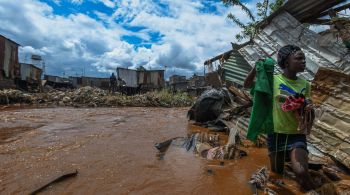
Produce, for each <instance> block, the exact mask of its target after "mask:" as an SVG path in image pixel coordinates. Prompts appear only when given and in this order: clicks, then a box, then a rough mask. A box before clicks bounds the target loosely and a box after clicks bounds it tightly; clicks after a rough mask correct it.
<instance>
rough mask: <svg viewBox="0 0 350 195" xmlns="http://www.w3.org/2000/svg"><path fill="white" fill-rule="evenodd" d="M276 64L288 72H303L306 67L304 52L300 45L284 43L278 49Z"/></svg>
mask: <svg viewBox="0 0 350 195" xmlns="http://www.w3.org/2000/svg"><path fill="white" fill-rule="evenodd" d="M277 61H278V65H279V66H280V67H281V68H282V69H283V70H287V71H290V72H295V73H298V72H303V71H304V70H305V67H306V62H305V54H304V52H303V51H302V50H301V49H300V47H298V46H295V45H286V46H284V47H282V48H281V49H280V50H279V51H278V56H277Z"/></svg>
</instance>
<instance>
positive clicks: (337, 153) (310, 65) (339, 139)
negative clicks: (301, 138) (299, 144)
mask: <svg viewBox="0 0 350 195" xmlns="http://www.w3.org/2000/svg"><path fill="white" fill-rule="evenodd" d="M320 38H321V37H320V35H318V34H317V33H315V32H313V31H311V30H309V29H308V28H306V27H305V26H304V25H302V24H301V23H300V22H299V21H298V20H296V19H295V18H294V17H293V16H291V15H290V14H289V13H287V12H281V13H280V14H279V15H277V16H276V17H274V18H273V19H272V20H271V22H270V23H269V24H268V25H266V26H265V27H264V28H263V29H262V32H261V33H260V34H259V35H257V37H256V38H255V39H254V40H253V44H250V45H246V46H244V47H242V48H241V49H239V52H240V53H241V54H242V56H243V57H244V58H245V59H246V60H247V62H248V63H249V64H250V65H251V66H253V65H254V63H255V62H256V61H257V60H258V59H259V58H264V57H266V56H270V57H272V58H274V59H276V58H277V51H278V49H279V48H281V47H282V46H284V45H287V44H293V45H297V46H299V47H301V48H302V50H303V52H304V53H305V56H306V66H307V67H306V69H307V70H306V72H304V73H302V74H301V75H299V76H301V77H303V78H306V79H307V80H313V88H312V93H313V99H314V101H315V102H318V103H320V107H319V108H318V111H317V113H318V114H317V117H316V121H315V124H314V126H313V131H312V133H311V136H310V139H309V141H310V142H311V143H312V144H313V146H315V147H316V148H317V149H319V150H321V151H322V152H324V153H326V154H328V155H331V156H332V157H334V158H335V159H337V160H338V161H339V162H341V163H342V164H344V165H346V166H347V167H349V168H350V157H349V156H350V88H349V86H350V78H349V75H350V53H349V52H348V51H347V49H346V48H345V46H344V45H343V44H342V43H341V42H333V43H332V44H329V45H327V46H321V45H320V44H319V39H320ZM324 68H332V69H333V70H335V71H337V72H334V71H330V70H325V69H324ZM276 72H280V69H279V67H277V66H276ZM316 73H317V75H316V76H315V74H316ZM314 76H315V78H314ZM240 123H241V127H243V128H245V127H246V124H247V121H245V122H240Z"/></svg>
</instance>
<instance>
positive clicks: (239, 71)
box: [222, 50, 252, 85]
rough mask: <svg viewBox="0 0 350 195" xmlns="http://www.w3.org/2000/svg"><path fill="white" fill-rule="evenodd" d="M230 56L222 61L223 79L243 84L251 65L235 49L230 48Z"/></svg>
mask: <svg viewBox="0 0 350 195" xmlns="http://www.w3.org/2000/svg"><path fill="white" fill-rule="evenodd" d="M231 51H232V52H231V53H230V57H229V58H228V60H227V61H226V62H224V63H223V65H222V68H223V69H224V79H225V80H227V81H231V82H234V83H237V84H240V85H243V82H244V79H245V77H246V76H247V75H248V73H249V71H250V70H251V69H252V67H251V66H250V65H249V64H248V62H247V61H246V60H245V59H244V58H243V56H242V55H241V54H240V53H239V52H238V51H237V50H231Z"/></svg>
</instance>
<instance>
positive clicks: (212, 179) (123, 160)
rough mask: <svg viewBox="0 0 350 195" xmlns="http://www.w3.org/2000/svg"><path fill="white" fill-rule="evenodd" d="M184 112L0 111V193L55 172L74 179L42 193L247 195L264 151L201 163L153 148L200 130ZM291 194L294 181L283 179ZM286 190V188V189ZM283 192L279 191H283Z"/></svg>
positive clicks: (25, 188)
mask: <svg viewBox="0 0 350 195" xmlns="http://www.w3.org/2000/svg"><path fill="white" fill-rule="evenodd" d="M186 112H187V109H186V108H174V109H173V108H93V109H74V108H46V109H20V110H16V109H7V110H5V111H1V112H0V194H28V193H30V192H32V191H33V190H35V189H37V188H39V187H41V186H42V185H44V184H46V183H47V182H49V181H51V180H52V179H54V178H56V177H58V176H60V175H61V174H63V173H66V172H69V171H72V170H75V169H77V170H78V171H79V174H78V176H76V177H74V178H70V179H68V180H65V181H63V182H61V183H58V184H55V185H52V186H50V187H49V188H48V189H47V190H45V191H44V192H43V194H190V193H191V194H251V189H250V188H249V185H248V184H247V182H248V181H249V178H250V176H251V175H252V173H253V172H254V171H256V170H257V169H258V168H261V167H262V166H264V165H268V164H269V163H268V158H267V150H266V149H265V148H254V147H250V148H246V149H245V150H246V151H247V152H248V156H247V157H244V158H242V159H240V160H232V161H225V162H224V166H221V165H220V162H219V161H208V160H205V159H202V158H200V157H199V156H196V155H194V154H193V153H191V152H186V150H185V149H183V148H177V147H170V148H169V150H168V151H167V153H166V155H165V157H164V159H163V160H159V159H158V158H157V156H156V153H157V151H156V149H155V148H154V144H155V143H157V142H162V141H164V140H167V139H169V138H173V137H182V136H186V135H187V133H190V132H193V131H201V130H203V129H202V128H200V127H197V126H194V125H191V124H189V123H188V121H187V119H186ZM286 183H287V186H289V187H290V188H291V189H294V191H290V193H295V192H296V190H295V189H296V187H295V183H293V182H291V181H286ZM290 185H291V186H292V187H291V186H290ZM287 193H288V191H284V194H287Z"/></svg>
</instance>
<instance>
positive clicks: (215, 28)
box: [0, 0, 255, 77]
mask: <svg viewBox="0 0 350 195" xmlns="http://www.w3.org/2000/svg"><path fill="white" fill-rule="evenodd" d="M247 5H248V6H250V7H251V8H253V9H254V7H255V6H254V5H255V1H248V2H247ZM229 12H234V13H236V15H237V16H238V17H239V18H241V19H242V20H243V21H244V20H246V16H245V15H244V13H243V12H242V11H241V10H240V9H238V8H235V7H225V6H224V5H223V4H222V3H221V1H219V0H176V1H174V0H11V1H6V0H0V34H2V35H4V36H6V37H8V38H10V39H12V40H15V41H16V42H18V43H19V44H21V48H20V56H19V60H20V61H21V62H23V61H26V62H29V63H30V55H32V54H36V55H41V56H42V57H43V59H44V60H45V64H46V70H45V71H46V73H47V74H53V75H63V73H64V74H65V75H66V76H68V75H81V74H82V72H84V70H85V75H87V76H102V77H104V76H108V75H109V74H110V73H111V72H113V71H115V69H116V68H117V67H129V68H137V67H138V66H141V65H142V66H145V67H146V68H151V69H164V68H165V67H167V74H166V76H167V77H168V76H169V75H171V74H182V75H186V76H190V75H192V74H193V73H198V74H202V73H203V62H204V61H205V60H206V59H208V58H210V57H213V56H215V55H218V54H220V53H222V52H225V51H227V50H229V49H230V47H231V46H230V42H233V41H235V39H234V37H235V34H236V33H238V32H239V31H240V30H239V28H237V27H236V26H234V24H233V23H232V22H231V21H229V20H228V19H227V17H226V16H227V14H228V13H229ZM19 13H20V14H19Z"/></svg>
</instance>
